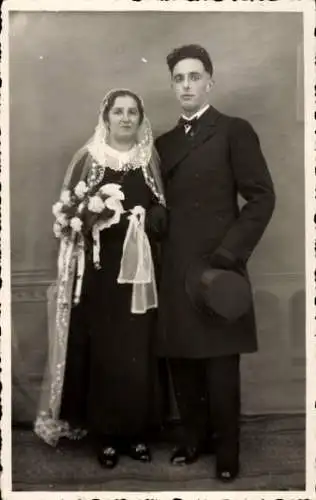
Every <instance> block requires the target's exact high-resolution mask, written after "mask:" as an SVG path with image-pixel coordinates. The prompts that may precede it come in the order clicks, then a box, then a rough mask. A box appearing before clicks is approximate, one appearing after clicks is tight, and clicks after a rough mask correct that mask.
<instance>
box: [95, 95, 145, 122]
mask: <svg viewBox="0 0 316 500" xmlns="http://www.w3.org/2000/svg"><path fill="white" fill-rule="evenodd" d="M124 96H129V97H132V98H133V99H134V100H135V102H136V105H137V108H138V112H139V124H141V123H142V121H143V119H144V108H143V103H142V101H141V100H140V98H139V97H138V95H136V94H134V92H131V91H130V90H114V91H113V92H111V94H110V96H109V98H108V100H107V103H106V105H105V107H104V110H103V120H104V121H105V122H106V121H108V119H109V112H110V111H111V109H112V108H113V106H114V103H115V100H116V98H117V97H124Z"/></svg>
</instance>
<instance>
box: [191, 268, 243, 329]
mask: <svg viewBox="0 0 316 500" xmlns="http://www.w3.org/2000/svg"><path fill="white" fill-rule="evenodd" d="M185 289H186V292H187V294H188V296H189V298H190V301H191V303H192V305H193V306H194V307H195V308H197V309H198V310H199V311H200V312H201V313H204V314H205V313H206V314H208V315H211V316H214V315H216V316H217V317H220V318H222V319H224V320H226V321H237V320H238V319H239V318H241V317H242V316H244V315H245V314H246V313H247V312H248V311H249V310H250V308H251V304H252V292H251V287H250V283H249V281H248V280H247V278H246V277H244V276H242V275H241V274H240V273H238V272H236V271H231V270H224V269H215V268H211V267H210V266H209V265H208V264H207V263H206V262H205V261H203V260H200V261H199V262H195V263H193V264H192V265H191V266H189V268H188V270H187V274H186V280H185Z"/></svg>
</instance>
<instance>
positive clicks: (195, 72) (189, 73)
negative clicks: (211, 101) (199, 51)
mask: <svg viewBox="0 0 316 500" xmlns="http://www.w3.org/2000/svg"><path fill="white" fill-rule="evenodd" d="M211 83H212V82H211V75H210V74H209V73H208V72H207V71H206V70H205V68H204V65H203V63H202V62H201V61H200V60H199V59H182V60H181V61H179V62H178V63H177V64H176V65H175V67H174V68H173V72H172V88H173V90H174V92H175V94H176V98H177V99H178V101H179V102H180V105H181V107H182V109H183V111H184V112H185V114H186V115H188V116H190V115H193V114H194V113H196V112H197V111H199V109H201V108H202V107H203V106H204V105H205V104H206V103H207V100H208V94H209V91H210V90H211Z"/></svg>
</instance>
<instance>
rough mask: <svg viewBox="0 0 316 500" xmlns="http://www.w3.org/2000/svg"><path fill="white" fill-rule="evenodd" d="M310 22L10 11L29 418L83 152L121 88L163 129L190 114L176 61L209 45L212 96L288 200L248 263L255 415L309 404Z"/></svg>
mask: <svg viewBox="0 0 316 500" xmlns="http://www.w3.org/2000/svg"><path fill="white" fill-rule="evenodd" d="M302 28H303V26H302V16H301V14H297V13H258V12H257V13H235V12H226V13H205V12H203V13H171V12H170V13H167V12H138V13H127V12H126V13H122V12H120V13H118V12H117V13H109V12H95V13H87V12H76V13H71V12H69V13H66V12H63V13H58V12H42V13H41V12H36V13H34V12H33V13H24V12H16V13H11V14H10V193H11V259H12V260H11V266H12V319H13V321H12V325H13V328H12V343H13V345H14V347H15V348H14V349H13V358H12V363H13V417H14V419H15V420H20V421H21V420H23V421H30V420H31V419H32V418H33V417H34V412H35V408H36V399H37V396H38V391H39V387H40V381H41V375H42V372H43V366H44V362H45V357H46V349H47V330H46V290H47V287H48V285H49V284H50V282H51V281H52V280H53V279H54V277H55V274H56V257H57V248H58V247H57V241H56V240H55V239H54V237H53V234H52V224H53V216H52V213H51V207H52V204H53V203H54V202H55V201H56V198H57V196H58V195H59V190H60V186H61V182H62V179H63V176H64V173H65V169H66V167H67V165H68V163H69V161H70V160H71V157H72V155H73V153H74V152H75V151H76V150H77V149H78V148H79V147H80V146H82V145H83V143H84V142H85V141H86V140H87V138H88V137H90V136H91V134H92V133H93V130H94V127H95V125H96V120H97V114H98V108H99V104H100V102H101V100H102V98H103V96H104V94H105V93H106V92H107V91H108V90H109V89H111V88H113V87H128V88H130V89H132V90H134V91H136V92H137V93H139V94H140V95H141V96H142V97H143V99H144V102H145V108H146V112H147V114H148V116H149V117H150V119H151V121H152V124H153V128H154V132H155V134H156V135H158V134H160V133H162V132H164V131H166V130H167V129H168V128H171V127H172V126H173V125H174V124H175V122H176V120H177V119H178V114H179V109H178V107H177V103H176V102H175V99H174V96H173V95H172V92H171V89H170V78H169V74H168V71H167V66H166V64H165V57H166V55H167V54H168V52H169V51H170V50H171V49H172V48H174V47H176V46H179V45H182V44H185V43H200V44H202V45H204V46H205V48H206V49H208V50H209V52H210V54H211V57H212V59H213V62H214V67H215V74H214V78H215V86H214V89H213V91H212V94H211V99H212V104H213V105H214V106H215V107H217V108H218V109H219V110H220V111H222V112H224V113H227V114H229V115H235V116H240V117H243V118H245V119H247V120H249V121H250V122H251V123H252V125H253V126H254V128H255V129H256V131H257V133H258V134H259V137H260V140H261V145H262V149H263V152H264V154H265V157H266V159H267V162H268V165H269V168H270V171H271V174H272V177H273V180H274V183H275V188H276V194H277V206H276V211H275V214H274V216H273V219H272V221H271V223H270V225H269V227H268V229H267V231H266V233H265V235H264V237H263V239H262V240H261V242H260V244H259V246H258V248H257V249H256V252H255V254H254V255H253V257H252V259H251V262H250V266H249V268H250V272H251V276H252V281H253V284H254V290H255V304H256V314H257V321H258V330H259V343H260V350H259V352H258V353H257V354H253V355H247V356H244V359H243V363H242V379H243V394H242V401H243V407H242V411H243V413H245V414H254V413H256V414H258V413H271V412H282V413H284V412H303V411H304V406H305V324H304V323H305V297H304V288H305V284H304V265H305V264H304V122H303V115H304V113H303V107H304V103H303V97H304V96H303V63H302V53H303V49H302V34H303V29H302Z"/></svg>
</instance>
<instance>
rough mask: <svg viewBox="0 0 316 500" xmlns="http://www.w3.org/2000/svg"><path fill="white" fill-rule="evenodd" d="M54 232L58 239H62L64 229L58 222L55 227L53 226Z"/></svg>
mask: <svg viewBox="0 0 316 500" xmlns="http://www.w3.org/2000/svg"><path fill="white" fill-rule="evenodd" d="M53 231H54V235H55V236H56V238H60V237H61V235H62V227H61V225H60V224H58V222H55V223H54V225H53Z"/></svg>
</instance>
